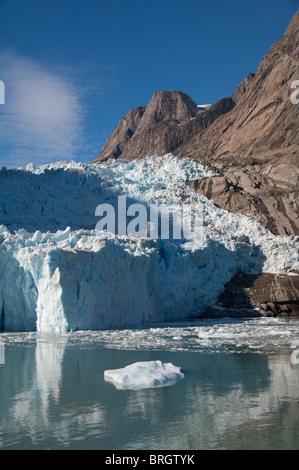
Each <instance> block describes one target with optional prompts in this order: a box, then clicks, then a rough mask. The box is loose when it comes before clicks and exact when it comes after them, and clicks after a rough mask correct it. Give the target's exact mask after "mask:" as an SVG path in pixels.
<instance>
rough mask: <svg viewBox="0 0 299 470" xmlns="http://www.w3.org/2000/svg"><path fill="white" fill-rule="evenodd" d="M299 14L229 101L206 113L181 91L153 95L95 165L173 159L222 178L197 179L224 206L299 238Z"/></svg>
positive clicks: (200, 188)
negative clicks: (297, 96)
mask: <svg viewBox="0 0 299 470" xmlns="http://www.w3.org/2000/svg"><path fill="white" fill-rule="evenodd" d="M294 80H299V11H298V12H297V13H296V14H295V16H294V18H293V19H292V21H291V23H290V25H289V27H288V29H287V31H286V32H285V34H284V36H283V37H282V38H281V39H280V40H279V41H277V42H276V43H275V44H274V45H273V46H272V47H271V49H270V50H269V52H268V53H267V54H266V55H265V57H264V58H263V60H262V61H261V63H260V65H259V67H258V69H257V71H256V73H255V74H252V73H251V74H249V75H248V76H247V77H246V78H245V79H244V80H243V82H242V83H241V84H240V85H239V86H238V88H237V89H236V90H235V92H234V93H233V94H232V95H231V96H230V97H226V98H223V99H221V100H219V101H217V102H216V103H214V104H213V105H212V106H210V107H209V108H208V109H206V110H205V111H204V112H201V113H200V114H198V113H197V106H196V104H195V102H194V101H193V100H192V99H191V98H190V97H189V96H188V95H186V94H185V93H182V92H179V91H159V92H156V93H154V95H153V97H152V99H151V100H150V102H149V104H148V105H147V106H146V107H139V108H133V109H132V110H131V111H129V113H128V114H127V115H126V116H125V117H124V118H122V119H121V121H120V122H119V124H118V125H117V126H116V128H115V130H114V131H113V133H112V135H111V136H110V137H109V139H108V140H107V142H106V143H105V145H104V147H103V149H102V150H101V152H100V153H99V155H98V156H97V158H96V159H95V160H94V162H97V161H102V160H106V159H109V158H119V157H120V158H124V159H128V160H131V159H135V158H137V159H139V158H144V157H146V156H147V155H153V154H159V155H164V154H165V153H170V152H171V153H173V154H175V155H177V156H179V157H187V158H191V159H195V160H198V161H201V162H202V163H204V164H206V165H209V166H211V167H212V168H214V169H216V170H217V171H218V174H219V176H217V177H211V178H206V179H203V180H200V181H190V182H189V183H188V184H190V185H191V186H192V187H193V188H194V189H195V190H196V191H199V192H201V193H202V194H204V195H205V196H207V197H209V198H211V199H213V200H214V201H215V203H216V204H218V205H219V206H220V207H222V208H224V209H227V210H229V211H232V212H234V213H240V214H244V215H247V216H249V217H253V218H255V219H257V220H259V221H260V222H261V223H263V224H264V225H265V226H266V227H268V228H269V229H270V230H271V231H272V232H273V233H275V234H280V235H292V234H293V235H299V217H298V212H299V211H298V189H299V133H298V126H299V105H295V104H293V103H292V102H291V99H290V97H291V93H292V90H291V84H292V82H293V81H294Z"/></svg>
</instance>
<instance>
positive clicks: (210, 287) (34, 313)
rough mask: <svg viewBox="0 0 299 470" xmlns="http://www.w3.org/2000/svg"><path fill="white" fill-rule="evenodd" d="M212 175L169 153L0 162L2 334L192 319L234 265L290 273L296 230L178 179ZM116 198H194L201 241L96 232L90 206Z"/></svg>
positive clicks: (179, 201)
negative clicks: (235, 210) (228, 205)
mask: <svg viewBox="0 0 299 470" xmlns="http://www.w3.org/2000/svg"><path fill="white" fill-rule="evenodd" d="M213 174H214V173H213V172H212V171H211V170H209V169H207V168H205V167H204V166H203V165H201V164H199V163H196V162H194V161H190V160H187V159H179V158H177V157H174V156H173V155H171V154H167V155H165V156H163V157H159V156H152V157H148V158H146V159H145V160H134V161H125V160H109V161H107V162H102V163H96V164H83V163H77V162H58V163H51V164H48V165H42V166H39V167H35V166H34V165H32V164H30V165H27V166H26V167H25V168H15V169H6V168H2V170H1V171H0V200H1V204H0V224H2V225H0V280H1V282H0V330H2V331H38V332H54V333H62V332H67V331H76V330H100V329H110V328H123V327H131V326H137V325H147V324H152V323H159V322H173V321H181V320H186V319H190V318H196V317H199V316H200V314H201V312H202V311H203V310H204V309H205V308H206V307H207V306H208V305H211V304H213V303H214V302H215V301H216V300H217V298H218V296H219V294H220V293H221V292H222V291H223V288H224V285H225V284H226V283H227V282H228V281H230V280H231V278H232V277H233V276H234V275H235V274H236V273H238V272H246V273H259V272H262V271H264V272H275V273H286V272H290V271H292V270H296V269H298V267H299V264H298V242H299V238H298V237H294V236H291V237H280V236H275V235H273V234H272V233H271V232H269V231H268V230H267V229H266V228H264V227H263V226H262V225H261V224H259V223H258V222H257V221H255V220H252V219H250V218H248V217H245V216H240V215H234V214H231V213H229V212H227V211H225V210H222V209H220V208H218V207H217V206H216V205H215V204H214V203H213V201H210V200H208V199H207V198H205V197H204V196H202V195H200V194H197V193H196V192H195V191H194V190H193V189H191V188H190V187H189V186H187V185H186V181H187V180H192V179H199V178H201V177H205V176H211V175H213ZM120 195H126V196H127V198H128V200H129V201H130V202H133V203H134V202H139V203H142V204H144V205H145V206H146V207H148V206H149V205H150V204H166V205H168V206H170V205H172V204H182V203H184V204H190V205H192V204H200V205H201V207H202V211H203V218H204V233H203V237H201V238H199V239H196V240H194V241H192V242H190V241H184V240H163V239H157V240H152V239H147V238H140V239H138V238H137V239H132V238H129V237H127V236H117V235H116V236H113V237H112V236H111V235H109V234H108V233H107V232H102V233H100V234H98V233H96V231H95V226H96V223H97V221H98V218H97V217H96V216H95V209H96V207H97V206H98V205H99V204H101V203H109V204H111V205H112V206H114V207H116V205H117V200H118V196H120ZM190 243H191V246H190Z"/></svg>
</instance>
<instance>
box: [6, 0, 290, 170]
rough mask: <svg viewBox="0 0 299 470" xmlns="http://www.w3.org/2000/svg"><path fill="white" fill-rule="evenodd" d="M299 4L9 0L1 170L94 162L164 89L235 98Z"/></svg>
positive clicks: (285, 0)
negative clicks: (129, 115) (130, 114)
mask: <svg viewBox="0 0 299 470" xmlns="http://www.w3.org/2000/svg"><path fill="white" fill-rule="evenodd" d="M298 9H299V0H271V1H270V0H268V1H266V0H259V1H256V0H252V1H251V2H248V1H243V0H240V1H237V0H235V1H232V0H228V1H226V2H224V1H223V0H222V1H220V0H214V1H211V0H210V1H208V2H207V1H202V0H158V1H156V0H139V1H137V0H42V1H40V0H0V31H1V36H0V80H2V81H3V82H4V84H5V104H4V105H0V141H1V144H0V167H1V166H3V165H4V166H7V167H14V166H24V165H26V164H27V163H30V162H33V163H34V164H36V165H37V164H43V163H47V162H50V161H58V160H77V161H83V162H90V161H92V160H93V158H95V157H96V155H97V154H98V153H99V151H100V149H101V147H102V145H103V144H104V142H105V140H106V138H107V137H108V136H109V135H110V134H111V132H112V130H113V128H114V127H115V125H116V124H117V123H118V121H119V119H120V118H121V117H122V116H123V115H124V114H126V112H127V111H128V110H129V109H130V108H132V107H135V106H141V105H146V104H147V103H148V102H149V100H150V99H151V97H152V95H153V93H154V92H155V91H158V90H180V91H184V92H185V93H187V94H189V95H190V96H191V97H192V98H193V100H194V101H195V102H197V104H207V103H212V102H214V101H216V100H217V99H220V98H222V97H224V96H228V95H230V94H231V93H232V92H233V91H234V89H235V88H236V86H237V85H238V84H239V83H240V82H241V81H242V80H243V78H244V77H245V76H246V75H247V74H248V73H249V72H255V71H256V69H257V67H258V64H259V62H260V61H261V59H262V58H263V56H264V54H265V53H266V52H267V51H268V49H269V48H270V47H271V46H272V45H273V43H274V42H275V41H276V40H278V39H279V38H280V37H281V36H282V35H283V33H284V32H285V30H286V28H287V26H288V24H289V22H290V21H291V19H292V16H293V15H294V13H295V12H296V11H297V10H298Z"/></svg>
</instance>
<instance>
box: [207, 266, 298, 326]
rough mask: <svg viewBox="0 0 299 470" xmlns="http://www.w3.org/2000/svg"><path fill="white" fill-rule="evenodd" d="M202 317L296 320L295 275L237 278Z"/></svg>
mask: <svg viewBox="0 0 299 470" xmlns="http://www.w3.org/2000/svg"><path fill="white" fill-rule="evenodd" d="M203 316H204V317H215V316H216V317H223V316H234V317H244V316H249V317H253V316H266V317H267V316H271V317H273V316H282V317H297V316H299V274H298V273H292V275H290V274H272V273H261V274H238V275H237V276H235V277H234V278H233V279H232V280H231V281H230V282H229V283H227V284H226V285H225V291H224V293H223V294H221V295H220V297H219V298H218V301H217V304H216V305H215V306H212V307H209V308H208V309H207V310H206V311H205V312H204V314H203Z"/></svg>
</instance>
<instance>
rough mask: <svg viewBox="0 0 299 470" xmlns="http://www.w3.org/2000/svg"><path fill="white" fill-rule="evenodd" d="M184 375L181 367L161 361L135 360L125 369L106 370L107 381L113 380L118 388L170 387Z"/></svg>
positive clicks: (105, 377)
mask: <svg viewBox="0 0 299 470" xmlns="http://www.w3.org/2000/svg"><path fill="white" fill-rule="evenodd" d="M183 377H184V374H183V373H182V372H181V368H180V367H177V366H174V365H173V364H172V363H171V362H168V363H163V362H161V361H145V362H135V363H134V364H130V365H129V366H126V367H124V368H123V369H114V370H105V372H104V379H105V380H106V382H112V383H113V384H114V385H115V387H116V388H117V390H142V389H143V388H155V387H168V386H170V385H173V384H174V383H175V382H177V381H178V380H180V379H182V378H183Z"/></svg>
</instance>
